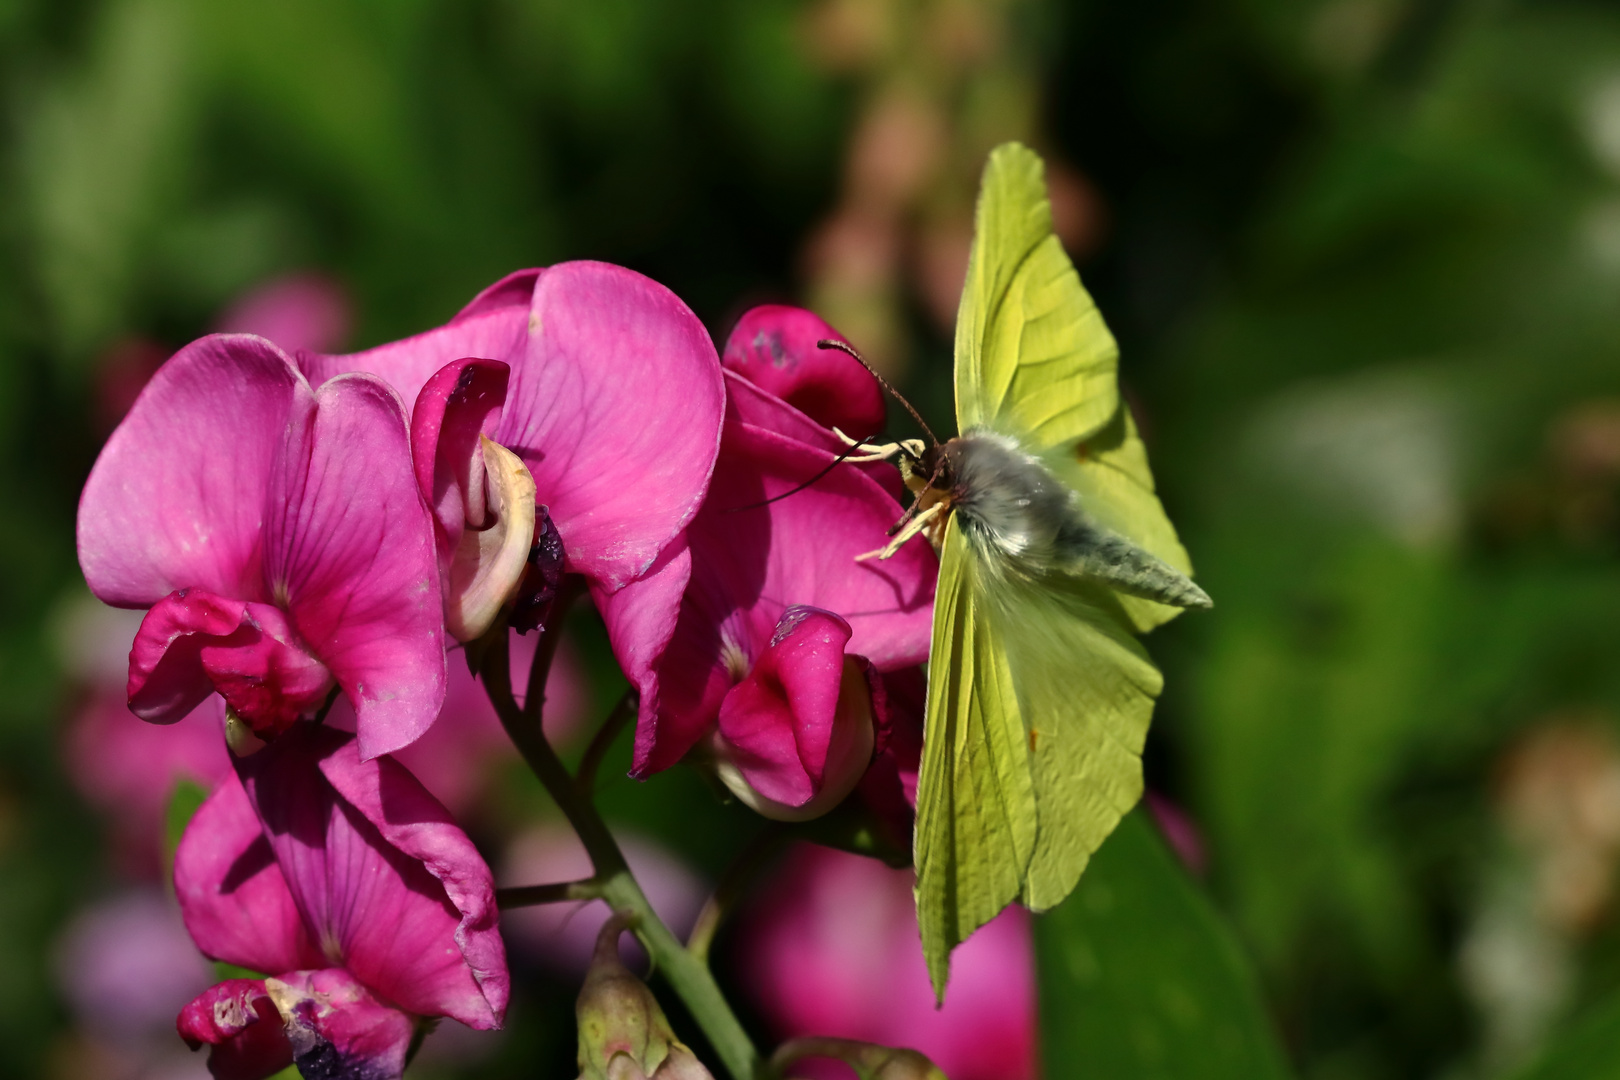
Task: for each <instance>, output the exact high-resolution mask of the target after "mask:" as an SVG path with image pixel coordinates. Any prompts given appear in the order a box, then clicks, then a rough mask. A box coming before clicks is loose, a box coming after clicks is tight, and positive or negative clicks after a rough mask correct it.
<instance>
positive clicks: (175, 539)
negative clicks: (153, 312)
mask: <svg viewBox="0 0 1620 1080" xmlns="http://www.w3.org/2000/svg"><path fill="white" fill-rule="evenodd" d="M310 400H311V398H310V391H309V387H308V385H307V384H305V383H304V381H303V379H302V378H301V377H300V376H299V374H298V369H297V368H295V367H294V366H293V364H292V361H291V360H289V359H288V358H287V356H286V355H285V354H284V353H282V352H281V350H279V349H277V348H276V347H275V346H274V345H272V344H271V343H270V342H268V341H265V340H264V339H263V338H255V337H248V336H242V335H215V336H212V337H205V338H202V339H200V340H198V341H195V342H193V343H192V344H190V345H188V346H186V347H185V348H184V349H181V350H180V351H179V352H178V353H176V354H175V355H174V356H173V357H172V358H171V359H170V360H169V362H168V363H166V364H164V365H163V367H162V368H160V369H159V370H158V373H157V374H156V375H155V376H154V377H153V378H152V381H151V382H150V383H149V384H148V385H147V387H146V389H145V390H144V391H142V393H141V396H140V397H139V399H137V400H136V402H135V405H134V407H133V408H132V409H131V410H130V412H129V415H128V416H127V417H125V419H124V422H123V423H122V424H120V425H119V426H118V430H117V431H114V432H113V434H112V438H110V439H108V440H107V445H106V447H105V448H103V450H102V451H101V456H100V457H99V458H97V459H96V464H95V468H93V469H92V470H91V471H90V479H89V480H88V481H86V483H85V486H84V494H83V495H82V496H81V497H80V499H79V527H78V540H79V565H80V566H81V567H82V568H83V569H84V576H85V580H86V581H88V582H89V583H90V591H91V592H94V593H95V594H96V595H97V596H99V597H100V598H101V599H103V600H105V601H106V602H107V603H109V604H116V605H118V606H121V607H148V606H150V605H152V604H155V603H157V602H158V601H159V600H161V599H162V598H163V597H165V596H167V595H168V594H169V593H171V592H174V591H175V590H176V589H183V588H188V587H190V588H199V589H203V590H206V591H208V592H213V593H217V594H218V595H221V596H232V597H236V598H238V599H243V600H268V599H270V597H269V596H267V595H266V594H265V591H264V585H263V582H262V580H261V578H260V573H259V557H260V542H259V541H260V522H261V520H262V519H263V516H264V506H265V494H266V489H267V486H268V480H269V477H270V474H271V465H272V462H273V461H274V460H275V458H276V455H277V454H278V453H279V451H280V447H281V443H282V436H283V432H284V430H285V428H286V424H287V416H288V414H289V412H290V411H291V410H292V409H293V407H294V405H295V403H297V402H303V403H306V404H307V403H308V402H309V401H310Z"/></svg>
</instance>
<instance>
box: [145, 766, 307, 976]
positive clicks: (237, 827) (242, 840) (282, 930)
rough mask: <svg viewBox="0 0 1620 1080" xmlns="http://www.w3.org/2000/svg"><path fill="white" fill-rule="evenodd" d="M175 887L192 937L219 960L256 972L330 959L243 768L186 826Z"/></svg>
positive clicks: (177, 854)
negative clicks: (313, 936) (251, 797)
mask: <svg viewBox="0 0 1620 1080" xmlns="http://www.w3.org/2000/svg"><path fill="white" fill-rule="evenodd" d="M174 892H175V896H176V898H178V899H179V901H180V914H181V915H182V916H183V917H184V919H185V922H186V930H187V931H188V932H189V933H190V934H191V940H192V941H194V942H196V943H197V948H199V949H201V950H202V951H203V952H204V953H205V954H207V955H208V956H210V957H212V958H213V959H215V960H223V961H225V962H226V963H228V964H236V965H238V966H240V967H245V968H248V969H250V970H253V971H291V970H294V969H296V968H304V967H311V966H318V965H321V964H324V963H326V962H327V961H326V960H325V959H324V958H323V957H322V955H321V952H320V950H319V949H318V948H316V947H315V945H314V944H313V943H312V942H311V941H310V937H309V933H308V931H307V930H306V929H305V927H304V921H303V918H302V917H301V916H300V915H299V913H298V907H297V905H296V904H295V903H294V901H293V896H292V893H291V891H289V890H288V888H287V880H286V878H285V877H283V876H282V872H281V867H280V865H279V864H278V863H277V862H276V856H275V852H274V850H272V848H271V847H270V842H269V841H268V840H267V839H266V838H265V835H264V830H263V828H262V827H261V826H260V824H259V818H258V815H257V814H255V813H254V810H253V804H252V803H251V802H249V801H248V796H247V792H246V790H244V789H243V787H242V781H241V780H239V779H237V777H236V774H235V773H230V774H229V775H227V776H226V777H225V779H224V780H222V781H221V782H220V785H219V787H218V789H216V790H215V792H214V793H213V794H212V795H210V796H209V797H208V799H207V801H205V802H204V803H203V804H202V806H201V807H199V808H198V810H197V812H196V814H194V815H192V818H191V823H190V824H189V825H187V826H186V832H185V835H184V836H182V837H181V838H180V846H179V847H178V848H176V850H175V853H174Z"/></svg>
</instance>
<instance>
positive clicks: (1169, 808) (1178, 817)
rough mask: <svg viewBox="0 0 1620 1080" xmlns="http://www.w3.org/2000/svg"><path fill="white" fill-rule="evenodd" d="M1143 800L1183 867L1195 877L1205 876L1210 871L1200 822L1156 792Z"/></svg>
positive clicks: (1151, 792) (1150, 792)
mask: <svg viewBox="0 0 1620 1080" xmlns="http://www.w3.org/2000/svg"><path fill="white" fill-rule="evenodd" d="M1142 801H1143V802H1145V803H1147V808H1148V811H1149V812H1150V813H1151V814H1152V815H1153V820H1154V822H1155V823H1156V824H1157V825H1158V826H1159V832H1161V833H1163V834H1164V839H1165V841H1166V842H1167V843H1168V844H1169V845H1170V850H1171V851H1174V852H1175V853H1176V857H1177V858H1179V859H1180V860H1181V863H1182V865H1183V866H1185V867H1186V868H1187V869H1188V870H1190V871H1191V872H1192V873H1193V876H1195V877H1203V876H1204V874H1205V872H1206V871H1207V870H1208V869H1209V852H1208V851H1207V850H1206V849H1205V847H1204V838H1203V836H1202V835H1201V834H1200V833H1199V831H1198V824H1197V822H1195V821H1193V819H1192V817H1191V815H1189V814H1188V813H1187V811H1185V810H1183V809H1182V808H1181V807H1179V806H1177V805H1176V804H1175V803H1173V802H1171V801H1170V800H1169V799H1167V798H1165V797H1164V796H1163V795H1160V794H1159V793H1158V792H1156V791H1149V792H1148V793H1147V794H1146V795H1144V796H1143V799H1142Z"/></svg>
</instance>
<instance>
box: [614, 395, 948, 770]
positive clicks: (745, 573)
mask: <svg viewBox="0 0 1620 1080" xmlns="http://www.w3.org/2000/svg"><path fill="white" fill-rule="evenodd" d="M834 456H835V455H834V454H833V453H831V452H830V451H828V450H825V449H821V448H818V447H815V446H810V445H807V444H805V443H802V442H799V441H797V440H794V439H789V438H786V437H783V436H781V435H778V434H774V433H772V432H769V431H764V430H761V429H759V428H756V427H753V426H752V425H750V424H746V423H743V422H741V421H740V420H739V419H738V417H737V414H736V413H735V412H734V413H733V414H732V416H731V417H730V418H729V419H728V421H727V424H726V430H725V440H724V442H723V444H722V447H721V453H720V459H719V461H718V462H717V463H716V466H715V471H714V479H713V482H712V484H711V486H710V493H709V497H708V500H707V501H706V502H705V504H704V507H703V510H702V511H701V512H700V513H699V514H698V516H697V518H696V519H695V520H694V521H693V522H692V524H691V526H690V527H689V528H688V529H687V542H688V544H689V545H690V546H691V550H692V580H691V584H690V585H689V586H688V588H687V591H686V596H685V598H684V599H683V601H682V608H681V613H680V624H679V627H678V629H677V630H676V633H675V635H674V637H673V638H672V639H671V640H670V643H669V646H668V649H667V651H666V652H665V653H664V655H663V658H662V661H661V663H660V666H659V673H658V678H659V712H658V716H657V722H656V725H651V726H648V725H644V726H643V727H642V728H641V729H640V730H638V732H637V734H638V742H637V752H636V758H635V775H638V776H644V775H648V774H650V773H653V772H656V771H658V770H659V769H662V768H667V767H668V766H669V765H672V764H674V763H675V762H676V761H678V760H680V758H681V757H682V756H683V755H685V754H686V752H687V751H688V750H690V749H691V747H692V746H693V745H694V744H695V743H696V742H697V740H698V739H699V738H701V737H702V735H703V733H704V732H705V731H706V730H707V729H708V726H709V724H711V723H712V722H713V721H714V719H715V718H716V716H717V714H718V710H719V705H720V699H721V697H723V695H724V693H725V690H726V689H727V688H728V687H729V686H730V685H731V684H732V683H734V682H736V681H738V680H739V679H741V678H742V676H743V675H744V674H745V673H746V672H747V671H748V670H750V669H751V668H752V666H753V664H754V662H755V660H756V658H757V657H758V656H759V655H760V654H761V653H762V652H763V651H764V650H765V648H766V647H767V645H768V643H769V642H770V640H771V638H772V636H773V635H774V633H775V629H776V624H777V620H778V619H780V618H781V616H782V614H783V612H784V611H786V610H787V608H788V607H790V606H793V605H801V604H802V605H808V606H812V607H817V608H821V609H823V610H826V611H830V612H833V613H835V614H837V615H839V616H840V617H842V618H843V619H844V620H845V621H846V622H848V623H849V626H850V629H851V631H852V636H851V639H850V642H849V645H848V650H847V651H848V652H850V653H852V654H858V655H861V656H864V657H866V658H868V659H869V660H871V661H872V663H873V664H875V665H876V666H877V668H878V669H879V670H881V671H887V670H892V669H895V668H900V667H906V666H910V665H913V664H917V663H920V662H921V661H922V660H923V659H925V658H926V657H927V654H928V639H929V633H930V628H931V620H932V616H933V612H932V601H933V588H934V579H935V577H936V576H937V575H938V561H937V560H936V558H935V556H934V552H933V549H932V548H930V547H929V545H928V543H927V541H925V540H917V541H915V542H913V543H910V544H907V545H906V546H905V547H903V548H902V549H901V550H900V551H899V552H898V553H897V554H896V555H895V556H894V558H892V559H889V560H886V561H878V560H866V561H864V562H856V561H855V557H856V556H857V555H859V554H862V553H864V552H867V551H870V550H872V549H873V548H876V547H879V546H881V545H882V543H883V542H884V539H885V532H886V530H887V529H888V527H889V526H890V525H891V524H893V522H894V521H895V519H896V518H898V517H899V516H900V507H899V504H898V503H897V502H896V501H895V499H894V497H893V496H892V495H891V494H890V493H889V492H888V491H886V490H884V488H883V486H882V485H881V484H879V483H878V482H877V481H876V480H874V479H872V477H870V476H868V475H867V474H866V473H865V472H863V471H862V470H861V469H859V468H856V467H853V466H847V465H839V466H837V467H835V468H834V469H833V470H832V471H831V472H830V473H828V474H827V475H826V476H824V477H822V478H821V479H820V480H817V481H816V482H815V483H814V484H812V485H810V486H809V487H807V488H805V489H804V490H802V491H798V492H796V493H794V494H790V495H789V494H787V493H788V492H790V491H792V490H793V489H794V488H796V487H799V486H800V485H801V484H802V483H803V482H804V481H806V480H809V479H810V478H811V477H814V476H815V475H816V474H817V473H819V472H821V471H822V470H823V469H825V468H826V466H827V465H828V464H830V463H831V462H832V460H833V458H834ZM780 495H786V497H785V498H782V499H780V500H778V501H775V502H771V503H769V504H767V505H760V504H762V503H765V500H767V499H773V498H775V497H777V496H780Z"/></svg>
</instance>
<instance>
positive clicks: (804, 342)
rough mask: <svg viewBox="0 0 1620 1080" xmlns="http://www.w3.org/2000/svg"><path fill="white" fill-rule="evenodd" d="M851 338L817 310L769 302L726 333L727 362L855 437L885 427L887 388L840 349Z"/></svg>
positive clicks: (730, 368)
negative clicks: (833, 344) (834, 344)
mask: <svg viewBox="0 0 1620 1080" xmlns="http://www.w3.org/2000/svg"><path fill="white" fill-rule="evenodd" d="M818 341H844V342H845V344H848V342H847V341H845V338H844V335H842V334H840V333H839V332H838V331H836V330H834V329H833V328H832V327H831V326H829V325H827V323H826V322H824V321H822V319H821V317H820V316H818V315H816V314H815V313H814V312H810V311H806V310H804V309H803V308H796V307H786V306H783V305H780V304H765V305H762V306H760V307H756V308H752V309H750V310H749V311H746V312H744V313H743V317H742V318H741V319H738V320H737V325H736V327H735V328H733V329H732V331H731V336H730V337H729V338H727V339H726V351H725V354H724V356H723V357H722V358H721V363H723V364H724V365H725V366H726V369H727V370H728V371H735V372H736V373H737V374H738V375H741V376H742V377H743V378H745V379H747V380H748V381H749V382H751V383H753V384H754V385H755V386H757V387H759V388H760V389H761V390H766V391H768V392H770V393H771V394H773V395H775V396H776V397H779V398H781V399H782V400H783V401H785V402H787V403H788V404H789V405H792V406H793V407H794V408H796V409H798V410H799V411H800V412H802V413H804V414H805V415H806V416H808V417H810V418H811V419H813V420H815V421H816V422H817V423H818V424H822V425H824V426H826V427H835V428H838V429H839V430H840V431H842V432H843V433H844V434H845V435H848V436H849V437H850V438H852V439H859V438H863V437H866V436H870V435H876V434H877V433H878V432H880V431H882V430H883V418H884V413H885V410H884V404H883V388H882V387H881V386H879V385H878V383H877V380H876V379H874V378H872V376H871V375H870V374H869V373H868V372H867V371H865V370H864V369H862V368H861V366H860V365H859V364H856V363H855V362H854V361H853V360H851V359H850V357H848V356H846V355H845V354H843V353H841V352H839V351H837V350H836V349H822V348H818V347H817V345H816V343H817V342H818Z"/></svg>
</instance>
